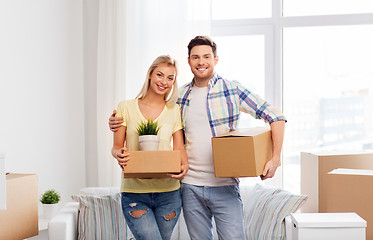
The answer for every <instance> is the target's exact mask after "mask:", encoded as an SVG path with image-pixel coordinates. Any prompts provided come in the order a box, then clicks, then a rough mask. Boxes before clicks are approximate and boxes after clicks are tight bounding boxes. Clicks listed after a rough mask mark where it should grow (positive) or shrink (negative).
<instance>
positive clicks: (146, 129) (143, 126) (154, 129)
mask: <svg viewBox="0 0 373 240" xmlns="http://www.w3.org/2000/svg"><path fill="white" fill-rule="evenodd" d="M158 131H159V127H158V122H157V121H153V120H151V119H149V120H148V121H142V122H141V123H140V125H139V126H138V127H137V133H138V134H139V136H142V135H157V134H158Z"/></svg>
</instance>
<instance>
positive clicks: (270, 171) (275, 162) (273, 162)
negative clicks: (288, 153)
mask: <svg viewBox="0 0 373 240" xmlns="http://www.w3.org/2000/svg"><path fill="white" fill-rule="evenodd" d="M279 165H280V158H276V157H272V158H271V159H270V160H269V161H268V162H267V163H266V165H265V167H264V170H263V173H262V175H260V178H261V179H262V180H266V179H268V178H272V177H273V176H275V173H276V170H277V167H278V166H279Z"/></svg>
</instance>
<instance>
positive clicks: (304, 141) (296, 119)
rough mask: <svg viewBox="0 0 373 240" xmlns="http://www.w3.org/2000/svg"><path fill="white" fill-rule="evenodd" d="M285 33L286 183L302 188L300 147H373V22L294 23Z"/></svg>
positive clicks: (335, 149)
mask: <svg viewBox="0 0 373 240" xmlns="http://www.w3.org/2000/svg"><path fill="white" fill-rule="evenodd" d="M283 38H284V40H283V47H284V54H283V56H284V58H283V59H284V62H283V73H284V74H283V81H284V94H283V96H284V112H285V113H286V115H287V117H288V119H289V124H287V126H286V141H285V145H284V163H285V164H284V186H285V187H286V188H288V189H291V190H292V191H293V192H299V190H300V189H299V185H298V184H295V183H296V182H299V181H300V177H299V166H300V159H299V157H300V156H299V153H300V152H301V151H327V152H329V151H337V152H343V151H365V150H367V149H369V148H372V145H373V122H372V120H371V119H372V117H373V81H372V79H373V70H372V68H371V65H372V63H373V46H372V44H371V42H373V25H370V26H326V27H313V28H291V29H285V30H284V34H283ZM290 176H291V177H290ZM294 180H296V181H294Z"/></svg>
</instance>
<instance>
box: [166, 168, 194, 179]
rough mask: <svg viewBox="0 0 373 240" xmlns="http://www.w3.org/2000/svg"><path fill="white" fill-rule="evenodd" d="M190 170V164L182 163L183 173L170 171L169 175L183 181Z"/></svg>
mask: <svg viewBox="0 0 373 240" xmlns="http://www.w3.org/2000/svg"><path fill="white" fill-rule="evenodd" d="M188 170H189V164H181V173H179V174H172V173H168V174H167V175H168V176H170V177H172V178H175V179H177V180H180V181H181V180H183V179H184V177H185V175H186V173H187V172H188Z"/></svg>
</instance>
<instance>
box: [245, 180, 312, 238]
mask: <svg viewBox="0 0 373 240" xmlns="http://www.w3.org/2000/svg"><path fill="white" fill-rule="evenodd" d="M250 196H251V197H250V199H247V200H246V202H245V203H244V214H245V216H244V220H245V234H246V239H256V240H264V239H265V240H267V239H276V240H277V239H278V240H280V239H285V237H286V235H285V222H284V219H285V217H286V216H288V215H290V214H291V213H293V212H295V211H297V210H298V209H299V208H300V207H301V206H302V205H303V204H304V203H305V201H306V200H307V199H308V196H306V195H294V194H291V193H290V192H287V191H285V190H282V189H279V188H274V187H268V186H263V185H260V184H256V185H255V186H254V188H253V191H252V194H251V195H250Z"/></svg>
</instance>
